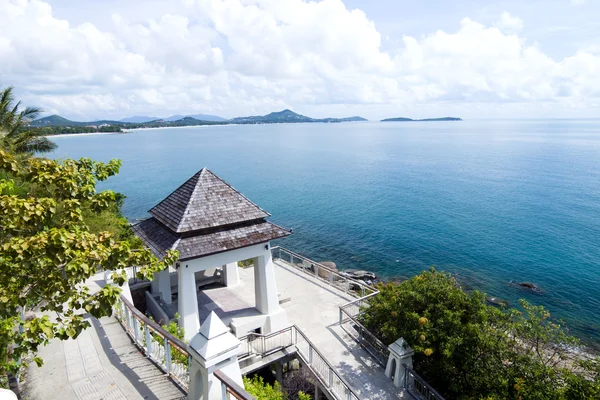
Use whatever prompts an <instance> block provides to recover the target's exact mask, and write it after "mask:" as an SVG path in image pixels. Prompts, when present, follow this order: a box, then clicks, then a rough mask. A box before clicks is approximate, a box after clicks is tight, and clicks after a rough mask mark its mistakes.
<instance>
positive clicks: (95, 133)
mask: <svg viewBox="0 0 600 400" xmlns="http://www.w3.org/2000/svg"><path fill="white" fill-rule="evenodd" d="M124 133H127V132H126V131H125V130H124V131H123V132H86V133H60V134H58V135H46V137H47V138H49V139H52V138H56V137H65V136H93V135H122V134H124Z"/></svg>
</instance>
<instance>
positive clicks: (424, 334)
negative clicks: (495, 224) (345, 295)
mask: <svg viewBox="0 0 600 400" xmlns="http://www.w3.org/2000/svg"><path fill="white" fill-rule="evenodd" d="M378 289H379V291H380V293H379V295H377V296H375V297H372V298H371V300H370V302H369V304H368V306H367V307H366V308H365V309H364V310H363V311H364V312H363V314H362V316H361V322H362V323H363V324H364V325H365V326H366V327H367V328H368V329H369V330H370V331H371V332H373V333H374V334H375V335H376V336H377V337H378V338H379V339H380V340H382V341H383V342H384V343H385V344H391V343H393V342H394V341H395V340H397V339H398V338H400V337H403V338H404V339H406V340H407V341H408V343H409V344H410V345H411V347H412V348H413V350H414V351H415V355H414V357H413V361H414V366H415V369H416V371H417V372H418V373H419V374H420V375H422V376H423V378H425V380H427V381H428V382H429V383H430V384H431V385H432V386H433V387H434V388H436V390H438V391H439V392H441V393H442V394H443V395H444V396H446V397H448V398H449V399H482V398H490V399H506V398H508V399H512V398H514V399H518V398H522V399H588V398H589V399H592V398H597V397H594V396H596V395H597V393H598V390H599V387H600V381H598V380H597V379H591V378H590V377H592V373H593V368H594V367H593V365H592V364H593V362H592V364H589V365H588V364H585V363H583V364H581V363H578V364H577V368H570V369H569V368H566V366H568V363H565V362H567V361H568V360H569V359H570V358H573V354H572V353H571V352H569V350H568V349H569V348H572V346H577V345H578V341H577V339H575V338H573V337H571V336H569V335H568V334H567V333H566V331H565V329H564V328H563V327H562V326H561V325H559V324H556V323H554V322H552V321H551V319H550V313H549V312H548V311H546V310H545V309H544V308H543V307H536V306H531V305H530V304H528V303H527V302H525V301H521V307H522V310H523V311H518V310H515V309H510V310H501V309H498V308H495V307H492V306H489V305H487V304H486V299H485V295H484V294H483V293H480V292H477V291H475V292H472V293H467V292H466V291H464V290H463V289H462V288H461V286H460V285H459V283H458V282H457V281H456V280H455V279H454V278H453V277H452V276H451V275H450V274H447V273H444V272H438V271H436V270H435V269H433V268H432V269H431V270H429V271H424V272H423V273H422V274H421V275H418V276H415V277H413V278H412V279H410V280H408V281H404V282H402V283H400V284H386V285H384V284H380V285H378ZM595 365H597V364H595ZM595 376H596V377H597V376H598V375H595ZM586 396H587V397H586Z"/></svg>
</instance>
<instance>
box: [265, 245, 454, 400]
mask: <svg viewBox="0 0 600 400" xmlns="http://www.w3.org/2000/svg"><path fill="white" fill-rule="evenodd" d="M271 252H272V256H273V259H275V260H280V261H283V262H285V263H286V264H288V265H290V266H292V267H294V268H296V269H298V270H301V271H302V272H304V273H306V274H308V275H311V276H313V277H314V278H316V279H318V280H319V281H321V282H325V283H327V284H328V285H330V286H334V287H336V288H337V289H340V290H343V291H344V292H346V293H348V294H350V295H352V296H354V297H357V299H356V300H353V301H351V302H348V303H346V304H343V305H341V306H339V312H340V314H339V318H340V319H339V323H340V326H341V327H342V328H343V329H344V330H345V331H346V332H347V333H348V334H349V335H350V336H351V337H352V338H353V339H354V340H355V341H356V342H357V343H358V344H360V345H361V346H362V347H363V348H364V349H365V350H366V351H367V352H368V353H369V354H370V355H371V356H372V357H373V359H375V361H377V363H379V364H380V365H381V366H382V367H383V368H385V367H386V364H387V360H388V357H389V355H390V351H389V350H388V346H386V345H385V344H384V343H383V342H382V341H381V340H379V339H377V337H376V336H375V335H373V334H372V333H371V332H369V330H368V329H367V328H366V327H365V326H364V325H363V324H362V323H360V321H359V317H360V314H361V313H362V312H363V311H364V309H365V308H366V307H368V306H369V299H371V298H372V297H374V296H377V294H379V291H378V290H377V289H375V288H373V287H371V286H369V285H367V284H366V283H364V282H362V281H358V280H355V279H352V278H348V277H346V276H344V275H343V274H340V273H339V272H338V271H335V270H332V269H331V268H328V267H326V266H324V265H322V264H320V263H318V262H316V261H313V260H311V259H309V258H306V257H304V256H301V255H300V254H297V253H294V252H293V251H290V250H287V249H284V248H283V247H279V246H277V247H273V248H272V250H271ZM301 335H302V336H304V334H302V333H301ZM306 340H308V339H306ZM295 344H296V347H298V344H297V343H295ZM298 348H299V347H298ZM315 350H316V349H315ZM299 354H300V355H301V356H302V353H301V352H300V351H299ZM406 368H407V374H406V375H407V376H409V378H407V380H406V382H405V387H406V389H407V391H408V393H410V394H411V395H412V396H413V397H414V398H417V399H427V400H429V399H435V400H443V397H442V396H441V395H440V394H439V393H437V392H436V391H435V390H434V389H433V388H432V387H431V386H430V385H429V384H428V383H427V382H425V380H423V379H422V378H421V377H420V376H419V375H417V374H416V373H415V372H414V371H413V370H412V369H410V368H409V367H408V366H406ZM312 370H314V371H317V370H318V368H316V367H315V366H313V367H312ZM317 376H318V377H319V379H320V380H321V379H322V378H321V376H319V375H318V374H317ZM407 385H408V386H407Z"/></svg>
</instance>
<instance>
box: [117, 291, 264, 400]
mask: <svg viewBox="0 0 600 400" xmlns="http://www.w3.org/2000/svg"><path fill="white" fill-rule="evenodd" d="M116 317H117V319H118V320H119V322H120V323H121V325H122V326H123V328H124V329H125V331H126V332H127V334H128V335H129V336H130V337H131V339H132V340H133V341H134V343H135V344H136V345H137V346H138V347H140V349H141V350H142V352H143V353H145V354H146V356H147V357H148V358H149V359H150V360H152V361H154V362H155V364H156V365H157V366H158V367H159V368H160V369H161V370H163V371H164V372H165V373H166V374H167V376H169V377H170V378H172V379H173V380H174V381H175V382H177V384H179V386H180V387H181V388H182V389H183V390H184V391H185V392H187V391H188V390H189V384H190V383H189V382H190V377H189V366H190V363H191V356H190V354H189V352H188V351H187V344H186V343H185V342H183V341H182V340H180V339H178V338H176V337H175V336H173V335H172V334H171V333H169V332H168V331H167V330H166V329H165V328H163V327H162V326H160V325H159V324H157V323H156V322H155V321H153V320H151V319H150V318H148V317H147V316H145V315H144V314H143V313H142V312H141V311H140V310H138V309H137V308H135V306H134V305H133V304H131V302H130V301H129V300H128V299H127V298H125V297H124V296H123V295H121V296H120V298H119V299H118V300H117V305H116ZM215 376H216V377H217V379H219V380H220V381H221V393H222V400H229V399H231V398H232V396H233V398H235V399H239V400H255V398H254V397H253V396H252V395H250V393H248V392H246V391H245V390H244V389H243V388H242V387H240V386H239V385H237V384H236V383H235V382H233V381H232V380H231V379H229V378H227V377H226V376H225V374H223V373H221V372H220V371H216V372H215Z"/></svg>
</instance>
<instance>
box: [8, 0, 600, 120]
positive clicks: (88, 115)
mask: <svg viewBox="0 0 600 400" xmlns="http://www.w3.org/2000/svg"><path fill="white" fill-rule="evenodd" d="M598 16H600V0H528V1H522V0H519V1H515V0H504V1H496V0H489V1H483V0H480V1H468V0H453V1H447V0H421V1H417V0H385V1H384V0H345V1H342V0H320V1H304V0H181V1H179V0H171V1H156V0H77V1H72V0H45V1H42V0H0V87H5V86H8V85H13V86H15V90H16V94H17V97H18V98H19V99H20V100H22V101H23V103H24V104H26V105H36V106H40V107H42V108H43V109H44V110H45V112H46V115H50V114H60V115H62V116H64V117H67V118H70V119H74V120H80V121H89V120H94V119H120V118H124V117H127V116H133V115H148V116H153V117H166V116H169V115H172V114H184V115H186V114H198V113H203V114H216V115H220V116H222V117H225V118H231V117H236V116H246V115H263V114H267V113H269V112H272V111H279V110H282V109H285V108H289V109H292V110H294V111H296V112H299V113H301V114H304V115H308V116H311V117H327V116H331V117H344V116H352V115H360V116H363V117H365V118H368V119H370V120H378V119H382V118H387V117H400V116H402V117H413V118H426V117H440V116H458V117H463V118H471V119H486V118H490V119H502V118H511V119H512V118H594V117H600V112H599V110H600V23H598Z"/></svg>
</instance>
